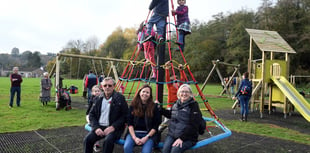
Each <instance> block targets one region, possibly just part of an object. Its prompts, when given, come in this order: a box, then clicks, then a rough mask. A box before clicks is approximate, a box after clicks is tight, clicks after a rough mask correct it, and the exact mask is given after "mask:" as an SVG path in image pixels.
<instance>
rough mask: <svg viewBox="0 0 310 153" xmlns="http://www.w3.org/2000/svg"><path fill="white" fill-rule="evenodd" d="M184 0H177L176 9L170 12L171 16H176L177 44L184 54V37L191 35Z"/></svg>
mask: <svg viewBox="0 0 310 153" xmlns="http://www.w3.org/2000/svg"><path fill="white" fill-rule="evenodd" d="M185 3H186V0H178V4H179V6H178V8H177V9H176V10H171V13H172V15H177V29H178V33H179V38H178V41H177V42H176V43H177V44H179V45H180V48H181V51H182V52H184V45H185V35H187V34H190V33H191V26H190V21H189V17H188V6H186V5H185Z"/></svg>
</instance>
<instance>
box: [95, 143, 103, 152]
mask: <svg viewBox="0 0 310 153" xmlns="http://www.w3.org/2000/svg"><path fill="white" fill-rule="evenodd" d="M94 151H95V152H101V151H102V149H101V147H100V145H99V143H98V144H97V143H96V144H95V145H94Z"/></svg>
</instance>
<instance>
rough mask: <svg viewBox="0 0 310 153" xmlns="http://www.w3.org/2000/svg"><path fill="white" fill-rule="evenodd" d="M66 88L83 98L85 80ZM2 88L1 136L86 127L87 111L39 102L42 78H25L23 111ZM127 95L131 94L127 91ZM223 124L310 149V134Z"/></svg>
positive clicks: (216, 105) (215, 90)
mask: <svg viewBox="0 0 310 153" xmlns="http://www.w3.org/2000/svg"><path fill="white" fill-rule="evenodd" d="M63 84H64V86H65V85H67V86H68V87H69V86H70V85H72V84H73V85H75V86H77V87H78V88H79V90H80V92H79V94H75V95H71V96H73V97H74V96H81V95H82V92H81V91H82V80H64V83H63ZM0 87H1V88H0V99H1V100H0V109H1V112H0V123H1V124H0V133H7V132H18V131H32V130H38V129H52V128H59V127H69V126H83V125H84V124H85V111H86V108H85V110H82V109H72V110H70V111H65V110H60V111H56V110H55V102H50V103H48V105H47V106H42V105H41V103H40V101H39V93H40V79H39V78H24V81H23V83H22V97H21V107H16V103H15V101H14V107H13V108H9V106H8V104H9V95H10V93H9V89H10V81H9V78H7V77H0ZM154 87H155V85H154ZM154 89H155V88H154ZM128 90H129V89H128ZM205 91H208V92H207V94H211V95H218V94H219V93H220V91H221V87H220V86H218V85H208V86H206V89H205ZM126 92H128V91H127V89H126ZM154 92H155V90H154ZM52 95H55V91H52ZM207 98H208V97H207ZM308 100H309V99H308ZM208 101H209V104H210V105H211V107H212V109H213V110H214V111H215V113H216V111H220V110H224V109H225V110H227V109H231V106H232V104H233V101H232V100H231V99H229V98H212V97H209V98H208ZM85 104H86V101H85ZM201 107H202V108H204V106H203V104H201ZM204 114H205V115H207V114H206V112H204ZM221 121H222V122H223V123H224V124H225V125H226V126H227V127H228V128H229V129H230V130H233V131H235V132H245V133H252V134H256V135H263V136H269V137H274V138H279V139H285V140H292V141H295V142H299V143H304V144H308V145H310V141H309V140H310V135H309V134H304V133H300V132H298V131H295V130H293V129H287V128H282V127H273V126H271V125H270V124H263V123H255V122H248V123H247V124H244V123H242V122H240V121H238V120H221Z"/></svg>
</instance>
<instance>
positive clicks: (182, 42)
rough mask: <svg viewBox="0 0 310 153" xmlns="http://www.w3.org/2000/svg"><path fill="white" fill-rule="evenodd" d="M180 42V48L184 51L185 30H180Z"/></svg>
mask: <svg viewBox="0 0 310 153" xmlns="http://www.w3.org/2000/svg"><path fill="white" fill-rule="evenodd" d="M178 43H179V44H180V48H181V50H182V52H184V45H185V35H184V31H183V30H179V39H178Z"/></svg>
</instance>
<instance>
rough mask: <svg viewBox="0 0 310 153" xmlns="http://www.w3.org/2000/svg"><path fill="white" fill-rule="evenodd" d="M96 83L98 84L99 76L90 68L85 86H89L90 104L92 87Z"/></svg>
mask: <svg viewBox="0 0 310 153" xmlns="http://www.w3.org/2000/svg"><path fill="white" fill-rule="evenodd" d="M96 84H98V78H97V76H96V75H95V74H94V73H93V71H92V70H90V71H89V74H88V75H87V76H86V79H85V87H86V88H87V97H88V104H89V101H90V97H91V89H92V87H93V86H94V85H96Z"/></svg>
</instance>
